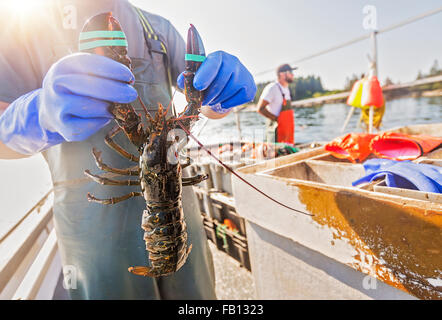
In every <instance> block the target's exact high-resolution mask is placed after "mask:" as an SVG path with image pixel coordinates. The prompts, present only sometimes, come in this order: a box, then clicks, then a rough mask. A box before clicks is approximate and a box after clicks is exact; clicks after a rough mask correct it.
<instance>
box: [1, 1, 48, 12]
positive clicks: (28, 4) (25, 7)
mask: <svg viewBox="0 0 442 320" xmlns="http://www.w3.org/2000/svg"><path fill="white" fill-rule="evenodd" d="M47 1H48V0H3V1H2V2H3V3H2V4H3V5H6V7H8V9H10V10H12V11H14V12H16V13H21V14H23V13H29V12H31V11H32V10H34V9H35V8H36V7H38V6H40V5H42V4H44V3H45V2H47Z"/></svg>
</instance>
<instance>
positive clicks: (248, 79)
mask: <svg viewBox="0 0 442 320" xmlns="http://www.w3.org/2000/svg"><path fill="white" fill-rule="evenodd" d="M177 84H178V87H179V88H181V89H184V76H183V74H180V75H179V76H178V79H177ZM193 85H194V86H195V89H197V90H200V91H203V90H204V91H205V92H204V100H203V106H205V105H208V106H210V107H211V109H212V110H213V111H214V112H216V113H219V114H223V113H227V112H229V111H230V109H231V108H233V107H235V106H239V105H241V104H244V103H246V102H249V101H251V100H253V98H254V97H255V94H256V85H255V81H254V79H253V76H252V75H251V73H250V72H249V71H248V70H247V68H246V67H245V66H244V65H243V64H242V63H241V62H240V61H239V60H238V58H237V57H235V56H232V55H230V54H228V53H226V52H224V51H216V52H213V53H211V54H209V55H208V56H207V59H206V60H204V62H203V63H202V64H201V66H200V67H199V69H198V71H197V72H196V74H195V78H194V80H193Z"/></svg>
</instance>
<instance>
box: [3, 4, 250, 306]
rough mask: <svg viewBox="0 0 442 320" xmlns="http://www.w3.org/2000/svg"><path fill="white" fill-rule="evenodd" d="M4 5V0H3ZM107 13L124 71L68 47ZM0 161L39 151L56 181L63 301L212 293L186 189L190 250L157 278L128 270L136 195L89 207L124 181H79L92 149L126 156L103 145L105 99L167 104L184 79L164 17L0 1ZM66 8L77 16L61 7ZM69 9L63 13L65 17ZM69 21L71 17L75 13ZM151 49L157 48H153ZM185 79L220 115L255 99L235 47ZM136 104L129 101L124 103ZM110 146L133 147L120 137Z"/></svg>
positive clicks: (137, 246)
mask: <svg viewBox="0 0 442 320" xmlns="http://www.w3.org/2000/svg"><path fill="white" fill-rule="evenodd" d="M11 2H12V0H11ZM108 11H112V12H113V15H114V16H115V17H116V18H117V19H118V20H119V21H120V23H121V25H122V26H123V28H124V33H125V34H126V37H127V42H128V48H129V56H130V57H131V59H132V63H133V73H132V72H131V70H129V69H128V68H127V67H126V66H124V65H123V64H120V63H118V62H115V61H113V60H111V59H109V58H106V57H103V56H99V55H95V54H89V53H72V52H76V51H77V42H78V36H79V32H80V30H81V26H82V25H83V24H84V22H85V21H86V20H87V19H88V18H90V17H92V16H94V15H96V14H99V13H102V12H108ZM1 12H2V13H7V15H5V17H1V18H2V19H1V20H0V21H2V22H1V23H2V24H3V26H2V30H3V31H2V40H3V43H7V44H8V46H7V47H6V46H3V47H2V48H1V51H0V74H1V80H2V82H1V85H0V109H3V110H4V112H3V113H2V114H1V116H0V158H2V159H17V158H22V157H27V156H30V155H33V154H36V153H39V152H41V153H42V154H43V156H44V158H45V159H46V161H47V163H48V165H49V168H50V171H51V175H52V180H53V183H54V193H55V194H54V195H55V198H54V208H53V211H54V223H55V229H56V232H57V239H58V247H59V249H60V254H61V257H62V262H63V265H64V266H70V267H71V268H72V267H73V268H74V269H75V270H76V272H77V284H76V288H75V289H74V288H70V290H69V293H70V296H71V298H72V299H215V298H216V295H215V290H214V272H213V264H212V260H211V256H210V252H209V248H208V245H207V241H206V238H205V234H204V229H203V226H202V222H201V219H200V217H199V212H198V211H197V210H196V202H195V196H194V194H193V191H192V190H191V188H184V189H183V207H184V214H185V217H186V222H187V226H188V234H189V242H190V243H192V244H193V249H192V252H191V254H190V255H189V258H188V261H187V262H186V264H185V265H184V266H183V267H182V268H181V269H180V270H179V271H178V272H176V273H174V274H172V275H171V276H167V277H160V278H149V277H145V278H143V277H138V276H136V275H133V274H131V273H129V272H127V267H128V265H129V264H133V265H143V264H146V254H147V252H146V250H145V245H144V241H143V231H142V230H141V228H140V217H141V216H140V215H141V213H142V212H143V209H144V207H145V203H144V199H142V198H141V199H140V198H133V199H131V200H130V201H127V202H123V203H118V204H115V205H114V206H102V205H100V204H95V203H93V204H91V203H89V202H88V201H87V199H86V194H87V193H88V192H91V193H93V194H96V195H99V196H100V197H101V198H109V197H112V196H113V195H115V194H116V193H117V194H118V193H123V192H124V193H130V192H132V191H133V187H129V186H127V187H120V186H118V187H109V188H106V189H104V188H100V186H97V185H96V184H95V183H93V182H89V180H87V179H85V177H84V174H83V171H84V169H86V168H93V167H94V160H93V157H92V156H91V149H92V148H93V147H97V149H100V150H102V151H103V158H106V159H107V161H109V162H112V164H114V165H115V166H116V167H120V168H126V167H130V166H131V165H132V163H130V162H128V160H127V159H124V158H122V157H119V155H116V154H114V153H113V152H112V151H111V150H109V148H108V147H107V146H105V145H104V142H103V140H104V136H105V135H106V134H107V133H108V132H109V131H110V128H111V127H113V126H114V123H113V121H112V120H113V116H112V115H111V114H110V113H109V111H108V107H109V105H110V104H111V103H132V102H133V101H134V100H135V99H136V98H137V97H140V98H141V100H143V101H144V103H145V104H146V105H147V106H148V107H149V108H148V110H149V112H154V111H155V108H156V107H157V106H158V102H160V103H162V104H163V105H166V106H167V105H168V104H169V101H170V99H171V94H170V90H169V88H170V84H172V85H177V81H176V79H177V78H178V87H181V88H182V77H178V76H179V75H180V74H181V73H182V72H183V70H184V53H185V43H184V40H183V39H182V38H181V36H180V35H179V34H178V32H177V31H176V30H175V28H174V27H173V26H172V25H171V24H170V22H169V21H168V20H166V19H164V18H162V17H160V16H157V15H153V14H150V13H148V12H144V11H141V10H139V9H137V8H135V7H133V6H132V5H131V4H130V3H129V2H128V1H127V0H120V1H118V0H99V1H98V0H97V1H88V0H76V1H74V0H70V1H68V0H48V1H44V2H43V1H42V2H41V5H40V6H38V7H36V8H35V10H34V12H33V13H32V14H30V13H29V14H27V15H13V14H12V13H8V11H7V10H6V9H4V8H1ZM70 13H75V14H72V15H70V16H69V14H70ZM67 16H69V17H70V20H69V21H66V18H67ZM73 20H75V21H73ZM158 48H163V50H159V49H158ZM194 87H195V88H196V89H198V90H201V91H203V92H204V101H203V105H204V107H203V108H202V109H201V112H202V113H203V114H205V115H206V116H207V117H209V118H221V117H223V116H225V115H226V114H228V112H229V110H230V109H231V108H232V107H234V106H237V105H240V104H243V103H246V102H248V101H250V100H252V99H253V97H254V95H255V92H256V86H255V84H254V81H253V77H252V76H251V74H250V73H249V71H248V70H247V69H246V67H244V65H243V64H242V63H241V62H240V61H239V60H238V59H237V58H236V57H234V56H232V55H230V54H228V53H226V52H223V51H218V52H214V53H212V54H209V55H208V56H207V59H206V60H205V61H204V62H203V63H202V65H201V67H200V68H199V70H198V71H197V73H196V75H195V79H194ZM133 104H134V106H135V109H136V110H141V109H139V107H140V106H138V109H137V105H136V103H133ZM115 140H116V141H117V143H118V144H119V145H121V146H122V147H123V148H125V149H126V150H128V151H132V153H136V150H134V146H133V145H131V144H130V142H128V140H127V139H125V137H124V136H123V135H121V136H116V138H115Z"/></svg>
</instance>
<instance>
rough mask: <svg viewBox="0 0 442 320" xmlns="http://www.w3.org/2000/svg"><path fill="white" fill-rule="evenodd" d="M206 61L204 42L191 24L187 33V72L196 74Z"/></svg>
mask: <svg viewBox="0 0 442 320" xmlns="http://www.w3.org/2000/svg"><path fill="white" fill-rule="evenodd" d="M205 59H206V51H205V50H204V45H203V41H202V40H201V36H200V35H199V33H198V31H197V30H196V28H195V26H194V25H193V24H191V25H190V28H189V30H188V32H187V49H186V56H185V60H186V71H189V72H193V73H195V72H196V71H197V70H198V68H199V67H200V65H201V63H202V62H203V61H204V60H205Z"/></svg>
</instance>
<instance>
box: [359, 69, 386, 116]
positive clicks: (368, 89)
mask: <svg viewBox="0 0 442 320" xmlns="http://www.w3.org/2000/svg"><path fill="white" fill-rule="evenodd" d="M383 104H384V96H383V94H382V88H381V85H380V83H379V80H378V78H377V77H376V76H372V77H371V78H370V79H368V80H367V81H365V82H364V85H363V88H362V95H361V106H363V107H376V108H380V107H382V106H383Z"/></svg>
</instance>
